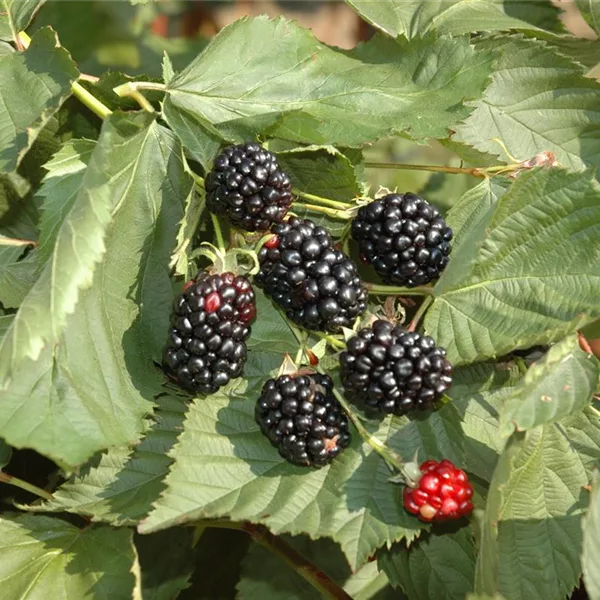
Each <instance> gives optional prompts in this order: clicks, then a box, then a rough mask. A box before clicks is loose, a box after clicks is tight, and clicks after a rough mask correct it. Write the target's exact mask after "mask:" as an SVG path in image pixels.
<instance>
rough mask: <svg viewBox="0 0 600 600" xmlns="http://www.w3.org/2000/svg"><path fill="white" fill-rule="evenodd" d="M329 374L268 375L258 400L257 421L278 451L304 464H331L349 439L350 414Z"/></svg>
mask: <svg viewBox="0 0 600 600" xmlns="http://www.w3.org/2000/svg"><path fill="white" fill-rule="evenodd" d="M332 391H333V381H332V380H331V377H328V376H327V375H320V374H318V373H315V374H312V375H299V376H296V377H293V376H291V375H282V376H281V377H278V378H277V379H269V381H267V382H266V383H265V385H264V386H263V388H262V392H261V394H260V398H259V399H258V402H257V403H256V411H255V416H256V422H257V423H258V424H259V426H260V429H261V431H262V432H263V433H264V434H265V435H266V436H267V437H268V438H269V440H270V441H271V443H272V444H273V446H275V447H276V448H277V449H278V450H279V454H281V456H283V458H285V459H286V460H287V461H289V462H291V463H293V464H295V465H300V466H304V467H310V466H314V467H322V466H324V465H327V464H329V463H330V462H331V461H332V460H333V459H334V458H335V457H336V456H337V455H338V454H339V453H340V452H341V451H342V450H343V449H344V448H345V447H346V446H347V445H348V444H349V443H350V431H349V428H348V418H347V417H346V414H345V413H344V412H343V410H342V408H341V406H340V404H339V403H338V401H337V400H336V399H335V397H334V396H333V394H332Z"/></svg>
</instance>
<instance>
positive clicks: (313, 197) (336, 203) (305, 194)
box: [292, 188, 353, 210]
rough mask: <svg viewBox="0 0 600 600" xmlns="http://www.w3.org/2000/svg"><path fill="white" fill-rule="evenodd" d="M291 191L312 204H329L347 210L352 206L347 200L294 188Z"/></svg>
mask: <svg viewBox="0 0 600 600" xmlns="http://www.w3.org/2000/svg"><path fill="white" fill-rule="evenodd" d="M292 193H293V194H295V195H296V196H298V198H304V199H305V200H310V201H311V202H312V203H313V204H318V205H320V206H329V207H331V208H339V209H341V210H347V209H348V208H352V206H353V205H352V204H350V203H348V202H340V201H339V200H331V199H330V198H323V197H322V196H316V195H315V194H309V193H308V192H302V191H300V190H297V189H296V188H293V189H292Z"/></svg>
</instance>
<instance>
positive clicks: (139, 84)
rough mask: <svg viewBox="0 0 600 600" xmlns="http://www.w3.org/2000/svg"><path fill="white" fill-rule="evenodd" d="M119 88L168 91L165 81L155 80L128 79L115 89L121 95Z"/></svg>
mask: <svg viewBox="0 0 600 600" xmlns="http://www.w3.org/2000/svg"><path fill="white" fill-rule="evenodd" d="M119 88H124V89H125V88H126V89H127V90H136V91H137V90H154V91H157V92H166V91H167V86H166V85H165V84H164V83H156V82H154V81H128V82H127V83H124V84H123V85H119V86H117V87H116V88H115V89H114V90H113V91H114V92H115V94H117V95H120V94H119V92H117V90H118V89H119Z"/></svg>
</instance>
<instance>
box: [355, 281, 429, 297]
mask: <svg viewBox="0 0 600 600" xmlns="http://www.w3.org/2000/svg"><path fill="white" fill-rule="evenodd" d="M364 286H365V287H366V288H367V292H369V294H372V295H376V294H385V295H386V296H431V295H432V294H433V288H432V287H425V286H420V287H419V286H417V287H411V288H407V287H398V286H393V285H377V284H375V283H365V284H364Z"/></svg>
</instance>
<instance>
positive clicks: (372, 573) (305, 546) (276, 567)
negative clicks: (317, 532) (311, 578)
mask: <svg viewBox="0 0 600 600" xmlns="http://www.w3.org/2000/svg"><path fill="white" fill-rule="evenodd" d="M285 541H286V542H287V543H288V544H289V545H290V546H291V547H292V548H293V549H295V550H297V551H298V552H300V554H302V555H303V556H304V557H306V558H307V559H308V560H309V561H310V562H311V563H312V564H313V565H315V566H316V567H317V568H318V569H319V570H321V571H323V572H325V573H326V574H327V576H328V577H330V578H331V579H332V580H333V581H335V582H336V583H337V584H338V585H340V586H343V588H344V589H345V590H346V591H347V592H348V593H349V594H350V595H351V596H352V598H354V600H371V599H374V600H384V599H387V598H389V599H391V598H395V599H396V600H402V598H398V593H397V592H395V591H393V590H392V589H391V588H390V587H389V586H388V581H387V578H386V576H385V574H383V573H379V571H378V570H377V564H376V563H375V562H370V563H367V564H366V565H365V566H364V567H362V568H361V569H360V570H359V571H358V572H356V573H354V574H353V573H351V571H350V569H349V568H348V563H347V562H346V560H345V558H344V555H343V554H342V553H341V552H340V549H339V546H337V545H336V544H335V543H333V542H332V541H330V540H317V541H316V542H313V541H310V539H309V538H306V537H299V536H298V537H290V536H286V537H285ZM237 592H238V594H237V597H238V598H239V599H240V600H275V599H278V598H286V600H320V599H321V598H322V595H321V593H320V592H318V591H317V590H315V589H314V588H313V587H311V586H310V585H308V584H307V582H306V580H305V579H304V578H303V577H302V576H301V575H300V574H299V573H298V572H297V571H294V570H293V569H291V568H290V567H288V566H287V565H286V564H285V562H283V561H282V559H281V558H279V557H278V556H275V555H274V554H273V553H271V552H269V551H268V550H267V549H265V548H264V547H262V546H260V545H258V544H252V546H251V547H250V549H249V551H248V554H247V555H246V558H245V559H244V561H243V563H242V574H241V578H240V581H239V582H238V584H237Z"/></svg>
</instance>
